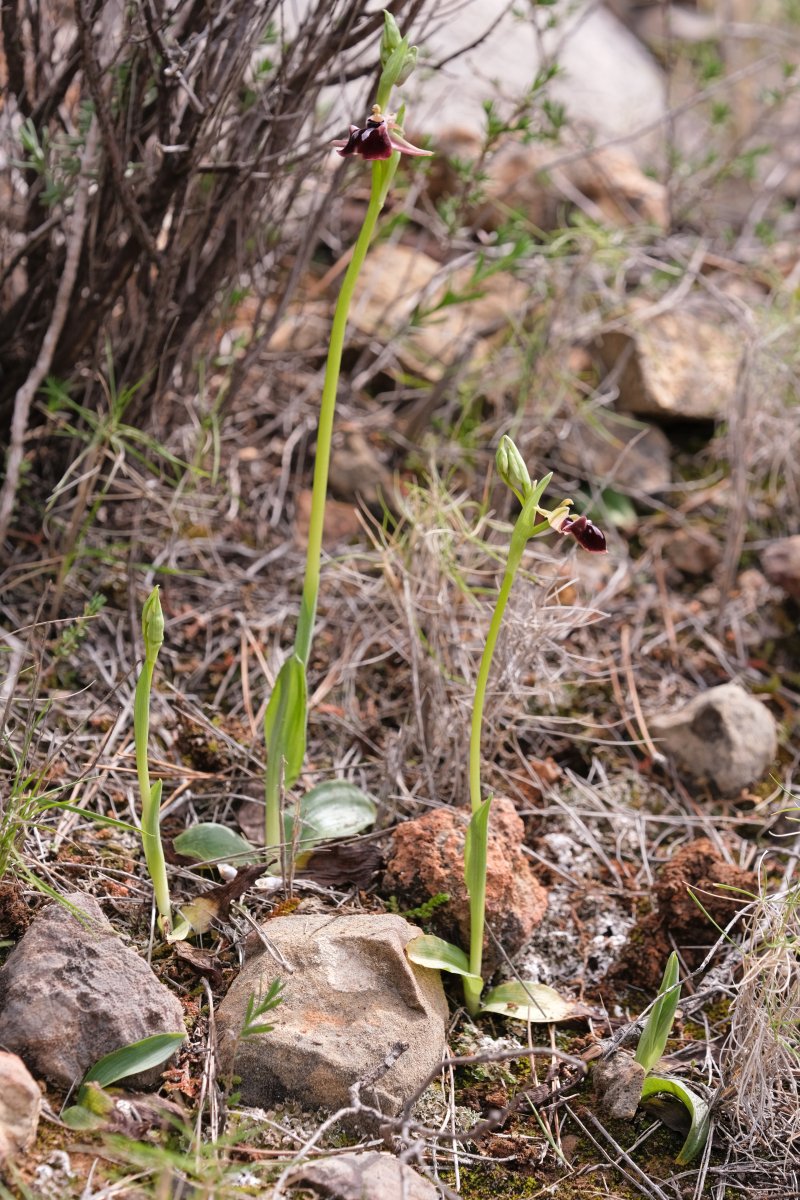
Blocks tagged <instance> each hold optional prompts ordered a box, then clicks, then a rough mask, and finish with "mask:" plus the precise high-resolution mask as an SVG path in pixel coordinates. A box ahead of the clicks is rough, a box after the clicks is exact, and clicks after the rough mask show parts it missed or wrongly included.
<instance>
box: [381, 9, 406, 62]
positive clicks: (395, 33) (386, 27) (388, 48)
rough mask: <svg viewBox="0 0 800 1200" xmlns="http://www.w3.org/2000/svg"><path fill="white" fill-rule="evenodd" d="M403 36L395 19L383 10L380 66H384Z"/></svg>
mask: <svg viewBox="0 0 800 1200" xmlns="http://www.w3.org/2000/svg"><path fill="white" fill-rule="evenodd" d="M402 40H403V38H402V35H401V33H400V30H399V29H398V27H397V21H395V19H394V17H393V16H392V14H391V13H390V12H387V11H386V9H384V10H383V34H382V36H381V66H382V67H385V66H386V64H387V63H388V61H389V59H390V58H391V57H392V55H393V54H394V52H395V50H396V49H397V47H398V46H399V45H400V43H401V42H402Z"/></svg>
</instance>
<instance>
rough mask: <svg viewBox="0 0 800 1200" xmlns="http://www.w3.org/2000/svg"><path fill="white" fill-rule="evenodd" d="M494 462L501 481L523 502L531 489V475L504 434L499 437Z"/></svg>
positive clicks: (509, 439)
mask: <svg viewBox="0 0 800 1200" xmlns="http://www.w3.org/2000/svg"><path fill="white" fill-rule="evenodd" d="M495 462H496V463H497V471H498V474H499V475H500V478H501V479H502V481H503V483H505V484H506V485H507V486H508V487H510V488H511V490H512V492H513V493H514V495H515V496H516V497H517V499H518V500H519V502H520V504H524V502H525V498H526V496H527V495H528V493H529V492H530V490H531V477H530V475H529V474H528V468H527V467H526V466H525V460H524V459H523V457H522V455H521V454H520V452H519V450H518V449H517V447H516V446H515V445H514V443H513V442H512V440H511V438H510V437H508V436H507V435H506V434H503V436H502V437H501V438H500V445H499V446H498V447H497V454H496V455H495Z"/></svg>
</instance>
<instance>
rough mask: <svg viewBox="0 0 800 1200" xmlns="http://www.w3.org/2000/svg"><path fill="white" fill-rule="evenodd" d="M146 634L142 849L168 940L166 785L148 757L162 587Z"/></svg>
mask: <svg viewBox="0 0 800 1200" xmlns="http://www.w3.org/2000/svg"><path fill="white" fill-rule="evenodd" d="M142 634H143V636H144V662H143V664H142V669H141V672H140V673H139V678H138V680H137V682H136V694H135V696H134V702H133V730H134V740H135V743H136V773H137V775H138V777H139V795H140V796H141V802H142V847H143V849H144V858H145V862H146V863H147V870H148V872H149V874H150V878H151V879H152V881H153V892H154V894H155V900H156V908H157V909H158V923H159V927H160V929H161V932H162V933H163V934H164V935H165V936H168V935H169V934H170V932H171V930H172V912H171V909H170V900H169V883H168V881H167V865H166V862H165V860H164V847H163V846H162V844H161V828H160V817H161V813H160V808H161V787H162V781H161V780H160V779H157V780H156V781H155V783H152V784H151V782H150V768H149V764H148V757H147V743H148V738H149V734H150V693H151V691H152V688H153V672H154V670H155V665H156V660H157V659H158V652H159V650H160V649H161V647H162V645H163V643H164V614H163V613H162V611H161V601H160V599H159V595H158V587H154V588H153V590H152V592H151V593H150V595H149V596H148V597H147V600H146V601H145V604H144V608H143V609H142Z"/></svg>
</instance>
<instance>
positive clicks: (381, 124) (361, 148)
mask: <svg viewBox="0 0 800 1200" xmlns="http://www.w3.org/2000/svg"><path fill="white" fill-rule="evenodd" d="M380 59H381V66H382V71H381V77H380V82H379V84H378V92H377V96H376V101H375V104H374V106H373V108H372V112H371V114H370V116H369V117H368V119H367V122H366V124H365V125H363V126H358V125H351V126H350V132H349V135H348V137H347V138H345V139H341V140H338V141H336V142H334V145H335V146H336V147H337V149H338V153H339V154H340V156H341V157H343V158H351V157H356V156H357V157H360V158H363V159H365V160H366V161H367V162H371V163H372V188H371V192H370V199H369V204H368V206H367V210H366V213H365V215H364V221H363V224H362V226H361V232H360V233H359V235H358V239H357V241H356V244H355V246H354V248H353V252H352V256H351V258H350V263H349V266H348V268H347V271H346V273H345V276H344V279H343V281H342V286H341V290H340V292H339V298H338V301H337V303H336V309H335V312H334V316H333V325H332V328H331V336H330V346H329V350H328V359H327V363H326V367H325V379H324V383H323V388H322V402H321V406H320V413H319V423H318V426H317V449H316V460H315V463H314V480H313V485H312V496H311V517H310V521H309V529H308V543H307V547H306V567H305V578H304V582H303V593H302V599H301V602H300V614H299V617H298V621H297V631H296V634H295V640H294V647H293V649H292V651H291V653H290V654H289V656H288V657H287V658H286V660H285V661H284V663H283V666H282V667H281V669H280V671H279V673H278V677H277V680H276V682H275V687H274V688H273V691H272V695H271V697H270V701H269V704H268V706H267V710H266V715H265V718H264V735H265V740H266V744H267V773H266V782H265V798H266V823H265V841H266V845H267V851H268V853H270V852H271V853H272V857H273V861H274V860H275V859H277V858H279V857H280V848H281V846H282V845H284V844H285V837H286V832H285V830H284V828H283V822H282V820H281V793H282V790H283V788H285V787H291V786H292V785H293V784H294V783H295V782H296V781H297V778H298V776H299V774H300V771H301V769H302V766H303V761H304V759H305V750H306V726H307V719H308V691H307V684H306V675H307V670H308V661H309V657H310V654H311V642H312V637H313V633H314V622H315V618H316V611H317V598H318V595H319V581H320V564H321V558H322V531H323V524H324V519H325V499H326V494H327V489H328V468H329V463H330V455H331V439H332V434H333V419H334V413H335V410H336V393H337V387H338V383H339V373H340V369H341V363H342V351H343V348H344V341H345V334H346V331H347V319H348V314H349V311H350V304H351V301H352V298H353V293H354V291H355V286H356V282H357V280H358V276H359V273H360V271H361V268H362V266H363V264H364V260H365V258H366V255H367V251H368V250H369V246H370V243H371V241H372V238H373V236H374V234H375V229H376V226H377V222H378V217H379V216H380V213H381V210H382V209H383V206H384V204H385V202H386V197H387V195H388V193H389V188H390V187H391V184H392V180H393V179H394V176H395V173H396V171H397V167H398V164H399V162H400V155H401V154H408V155H412V156H414V157H421V156H427V155H428V154H429V153H430V152H429V151H427V150H421V149H419V148H418V147H416V146H412V145H411V144H410V143H409V142H407V141H406V140H405V138H404V137H403V136H402V134H401V132H400V130H399V127H398V124H397V121H398V118H397V117H396V116H395V115H394V114H390V113H389V112H388V111H387V110H388V105H389V100H390V98H391V93H392V89H393V88H394V87H396V86H397V85H398V84H402V83H404V82H405V80H406V79H407V78H408V76H409V75H410V74H411V72H412V71H413V69H414V66H415V63H416V60H417V48H416V47H415V46H409V44H408V39H407V38H404V37H401V36H400V31H399V29H398V27H397V23H396V22H395V19H394V17H393V16H392V15H391V14H390V13H388V12H385V13H384V28H383V36H382V38H381V46H380ZM359 795H360V796H361V801H360V807H361V809H362V810H363V808H364V805H363V800H364V799H365V798H364V797H363V794H359ZM350 799H354V797H350ZM331 803H333V801H331ZM351 808H352V805H351V804H350V803H349V801H348V802H347V803H346V807H345V809H344V810H343V812H342V818H343V821H344V823H345V824H346V825H347V830H346V831H347V832H348V833H352V832H354V830H353V828H352V820H351V819H350V818H351V816H352V814H351ZM374 815H375V811H374V807H373V808H372V811H371V815H369V816H368V818H367V819H368V823H371V821H372V820H374ZM299 816H300V821H301V823H303V817H304V813H303V805H302V802H301V806H300V814H299ZM332 817H333V814H332V812H331V811H330V809H329V812H328V821H329V822H330V821H331V819H332ZM305 824H306V826H308V823H307V822H305ZM362 827H363V826H362ZM301 836H302V835H301Z"/></svg>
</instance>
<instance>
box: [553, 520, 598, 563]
mask: <svg viewBox="0 0 800 1200" xmlns="http://www.w3.org/2000/svg"><path fill="white" fill-rule="evenodd" d="M559 533H569V534H572V536H573V537H574V538H575V541H576V542H577V543H578V545H579V546H582V547H583V549H584V550H589V551H590V552H591V553H592V554H605V553H606V535H605V534H604V533H603V531H602V529H598V528H597V526H596V525H595V523H594V521H590V520H589V518H588V517H584V516H581V517H566V518H565V519H564V520H563V521H562V522H561V526H560V528H559Z"/></svg>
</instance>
